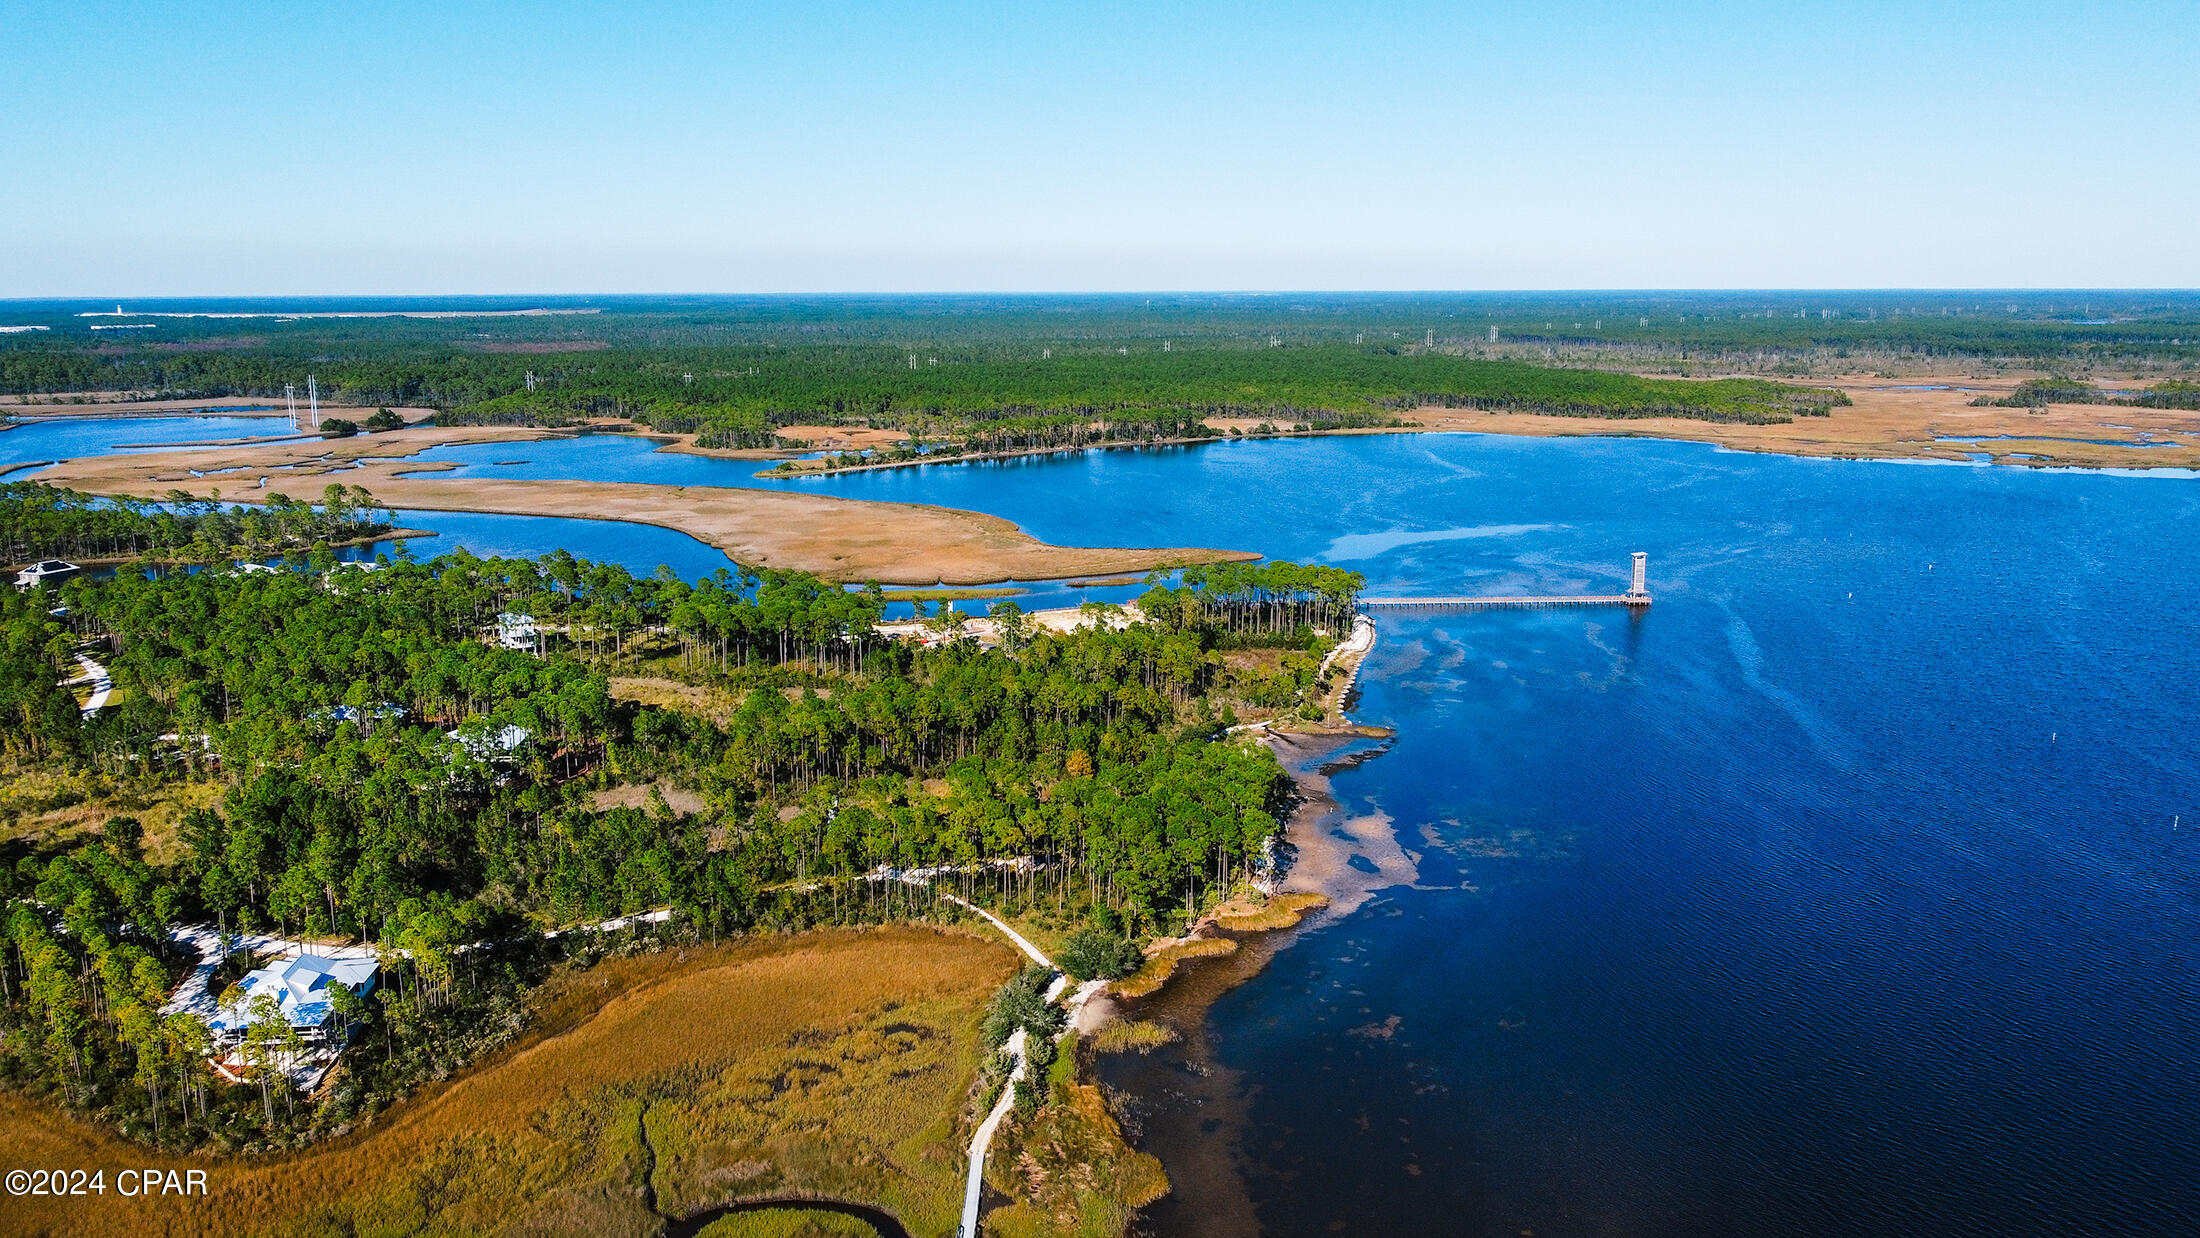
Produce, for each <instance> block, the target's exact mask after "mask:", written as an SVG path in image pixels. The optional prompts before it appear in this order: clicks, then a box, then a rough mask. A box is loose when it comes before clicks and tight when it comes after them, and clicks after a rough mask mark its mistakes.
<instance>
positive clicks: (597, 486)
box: [33, 426, 1260, 586]
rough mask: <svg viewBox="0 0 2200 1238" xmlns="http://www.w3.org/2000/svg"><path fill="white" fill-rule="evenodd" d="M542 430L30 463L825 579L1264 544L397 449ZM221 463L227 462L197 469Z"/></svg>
mask: <svg viewBox="0 0 2200 1238" xmlns="http://www.w3.org/2000/svg"><path fill="white" fill-rule="evenodd" d="M543 437H545V434H544V433H543V432H542V431H539V430H524V429H513V428H506V427H495V426H486V427H463V428H454V429H434V428H419V429H406V430H395V431H391V432H389V433H387V434H376V435H362V436H360V437H359V438H352V439H339V440H335V441H333V442H321V441H311V442H288V443H271V444H261V445H251V446H233V447H218V448H200V449H194V450H187V451H171V452H159V453H154V454H148V455H134V456H133V455H120V456H88V457H85V458H82V459H78V460H70V461H65V462H63V463H61V464H58V465H56V466H54V467H52V468H49V469H45V470H42V471H40V472H38V473H36V474H34V475H33V476H34V478H35V480H38V481H43V482H47V483H50V484H52V485H56V486H67V487H69V488H71V489H75V490H82V491H86V492H88V493H92V494H104V495H136V496H139V497H158V496H159V495H162V494H165V493H167V492H168V491H169V490H171V489H179V488H180V489H187V490H191V491H194V492H197V493H204V492H205V490H206V489H207V488H208V487H209V485H213V486H218V487H219V488H220V490H221V493H222V496H223V497H224V498H225V499H228V500H231V501H235V502H254V501H257V500H259V499H261V498H264V497H265V496H267V495H269V494H284V495H288V496H289V497H291V498H293V499H299V500H307V501H310V500H314V499H318V498H319V497H320V494H321V491H322V490H323V489H324V488H325V487H327V486H328V484H329V483H331V482H339V481H340V482H343V483H344V484H346V485H351V486H365V487H366V488H367V489H368V490H370V491H372V492H373V494H374V497H375V498H376V499H377V500H379V501H381V502H382V503H385V504H388V505H390V506H392V507H406V508H427V509H431V510H441V511H468V512H501V513H507V514H512V515H521V516H571V515H575V514H585V515H587V516H589V517H592V518H595V519H602V520H627V521H633V522H635V523H637V524H653V525H658V526H660V527H663V528H667V529H674V530H678V531H679V532H682V533H686V534H688V535H690V536H692V537H695V538H699V539H701V540H702V541H705V542H708V543H710V544H711V545H713V546H716V547H717V548H718V549H720V550H723V551H725V552H726V553H727V554H728V555H730V556H732V557H733V558H735V559H737V560H739V561H740V562H743V563H747V564H750V565H753V566H757V567H771V568H780V569H791V570H799V571H806V572H814V573H816V574H817V575H819V576H822V577H824V578H826V579H827V580H833V581H864V580H876V581H879V582H880V583H882V584H899V585H918V586H935V585H943V584H945V585H983V584H991V583H993V582H995V581H1001V580H1055V579H1059V578H1061V577H1065V576H1090V575H1104V574H1108V573H1115V572H1145V571H1148V570H1150V569H1152V568H1156V567H1163V566H1169V565H1175V564H1186V563H1212V562H1219V561H1223V560H1251V559H1257V558H1259V557H1260V556H1259V555H1257V554H1254V553H1252V552H1250V551H1235V550H1215V549H1207V548H1202V547H1188V546H1168V547H1157V548H1140V549H1123V548H1109V547H1082V546H1053V545H1049V544H1048V543H1046V542H1042V541H1039V540H1038V539H1036V538H1034V537H1032V536H1030V535H1029V534H1027V533H1025V532H1024V531H1023V530H1021V529H1019V528H1017V527H1016V526H1015V525H1014V524H1013V523H1011V522H1009V521H1006V520H1003V519H1001V518H999V517H998V516H988V515H984V514H982V513H979V512H968V511H960V510H957V509H954V508H948V507H931V506H926V505H923V504H917V503H874V502H868V501H864V500H859V499H836V498H831V497H828V496H825V495H819V494H795V493H790V492H785V491H775V490H743V489H735V488H732V487H721V486H661V485H653V484H645V483H639V482H603V481H527V480H517V479H508V478H477V477H462V478H437V477H435V476H433V474H434V473H436V472H440V471H445V470H446V469H447V468H448V467H449V466H448V465H437V464H434V463H425V464H423V463H418V462H411V461H406V460H403V459H394V458H393V457H403V456H408V455H411V454H413V453H415V452H418V451H420V450H423V449H425V448H427V447H431V446H435V445H437V444H440V443H461V442H466V443H476V442H499V441H512V442H522V441H527V440H531V439H540V438H543ZM229 470H236V471H234V472H229ZM215 473H223V474H224V475H222V476H219V477H211V478H206V477H201V476H198V475H197V474H215ZM405 474H420V475H418V476H406V475H405Z"/></svg>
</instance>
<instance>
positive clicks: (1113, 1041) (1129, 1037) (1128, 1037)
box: [1092, 1019, 1178, 1053]
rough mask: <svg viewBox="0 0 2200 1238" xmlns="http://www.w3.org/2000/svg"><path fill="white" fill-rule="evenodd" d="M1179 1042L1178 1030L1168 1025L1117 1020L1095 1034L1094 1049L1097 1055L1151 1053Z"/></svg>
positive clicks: (1147, 1021)
mask: <svg viewBox="0 0 2200 1238" xmlns="http://www.w3.org/2000/svg"><path fill="white" fill-rule="evenodd" d="M1177 1040H1178V1036H1177V1031H1176V1029H1175V1028H1173V1027H1170V1026H1169V1025H1168V1024H1166V1023H1154V1022H1151V1021H1149V1020H1145V1019H1115V1020H1113V1021H1111V1022H1109V1023H1107V1024H1106V1025H1105V1026H1103V1027H1101V1029H1100V1030H1099V1031H1097V1032H1095V1033H1093V1037H1092V1049H1093V1052H1095V1053H1151V1052H1153V1051H1154V1050H1156V1049H1159V1048H1161V1047H1162V1046H1163V1045H1173V1044H1175V1043H1176V1042H1177Z"/></svg>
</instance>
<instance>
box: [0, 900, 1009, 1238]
mask: <svg viewBox="0 0 2200 1238" xmlns="http://www.w3.org/2000/svg"><path fill="white" fill-rule="evenodd" d="M1016 964H1017V957H1016V955H1015V953H1014V952H1013V951H1012V950H1010V949H1009V948H1008V947H1006V946H1005V945H1001V944H999V943H996V942H992V941H986V940H982V939H978V938H974V937H968V936H961V935H956V934H949V933H941V932H935V931H932V930H928V929H922V928H915V927H899V928H889V929H878V930H869V931H834V932H821V933H810V934H804V935H800V936H795V937H784V938H773V939H759V940H751V941H747V942H744V943H741V944H737V945H732V946H724V947H717V948H712V949H695V950H689V951H685V952H683V953H682V954H681V955H679V956H674V955H667V954H659V955H649V956H639V957H633V958H623V959H614V960H609V961H606V962H604V963H602V964H599V965H598V966H596V967H594V968H592V969H589V970H587V971H582V972H576V973H572V974H569V975H566V976H563V977H561V978H560V979H558V980H557V981H554V982H553V983H552V984H550V985H548V986H546V987H545V989H544V990H543V993H542V995H541V1009H540V1013H539V1017H538V1020H537V1027H536V1029H535V1030H534V1031H533V1032H532V1033H531V1035H530V1037H529V1038H528V1039H527V1040H526V1041H524V1042H522V1043H521V1044H520V1045H519V1046H518V1047H516V1048H514V1049H512V1050H510V1051H507V1052H506V1053H504V1054H502V1055H499V1056H498V1057H496V1058H494V1059H492V1060H491V1061H490V1062H488V1063H486V1064H485V1065H483V1066H482V1067H480V1068H479V1069H477V1070H475V1071H473V1072H471V1073H469V1074H467V1075H465V1076H463V1077H461V1078H459V1079H457V1080H456V1081H454V1082H452V1083H450V1084H447V1085H443V1086H441V1087H439V1088H437V1089H434V1090H432V1091H430V1092H427V1093H424V1094H423V1095H421V1096H419V1097H416V1098H414V1099H413V1100H410V1101H408V1102H406V1103H405V1104H403V1105H401V1106H399V1107H398V1108H397V1109H395V1110H393V1111H392V1112H390V1113H389V1114H387V1115H385V1116H384V1117H383V1118H381V1119H380V1120H379V1121H377V1122H376V1123H375V1124H374V1125H373V1126H372V1127H370V1128H369V1129H367V1130H365V1131H362V1132H358V1133H355V1134H352V1135H349V1136H346V1137H344V1138H342V1139H339V1140H337V1141H336V1142H334V1143H331V1144H328V1145H325V1146H322V1147H318V1148H315V1149H312V1150H310V1151H307V1152H303V1153H298V1154H293V1155H286V1156H281V1157H273V1158H266V1159H260V1160H252V1161H242V1160H186V1159H181V1158H174V1157H162V1156H157V1155H153V1154H149V1153H147V1152H145V1151H143V1150H141V1149H139V1148H137V1147H135V1146H134V1145H128V1144H124V1143H121V1142H119V1141H118V1140H116V1139H114V1138H112V1137H110V1136H108V1135H106V1134H105V1133H103V1132H101V1131H98V1130H96V1129H94V1128H91V1127H88V1126H85V1125H83V1124H81V1123H78V1122H75V1121H72V1120H70V1119H67V1118H65V1117H62V1116H60V1115H58V1114H56V1113H55V1112H54V1111H52V1110H51V1109H49V1108H47V1107H45V1106H42V1105H38V1104H34V1103H32V1102H29V1101H27V1100H24V1099H22V1098H18V1097H14V1096H0V1169H16V1168H36V1167H47V1168H69V1169H79V1168H80V1169H85V1170H94V1169H105V1170H106V1171H107V1175H108V1181H109V1182H110V1183H113V1182H115V1181H116V1180H117V1179H116V1173H117V1171H119V1170H122V1169H124V1168H149V1167H162V1168H177V1169H203V1170H205V1171H207V1174H208V1181H209V1184H210V1187H211V1194H210V1195H209V1196H206V1197H203V1198H187V1199H177V1198H170V1199H168V1200H165V1201H163V1200H157V1199H156V1200H146V1199H122V1198H119V1197H117V1196H116V1195H115V1194H114V1193H113V1192H112V1191H110V1193H109V1194H107V1195H105V1196H97V1195H93V1196H84V1197H73V1198H67V1199H54V1198H44V1199H41V1198H35V1197H15V1198H8V1199H6V1200H5V1201H4V1202H0V1234H50V1235H68V1236H69V1238H76V1236H79V1235H82V1236H86V1238H96V1236H98V1235H125V1236H128V1238H155V1236H157V1235H200V1234H204V1235H232V1234H234V1235H252V1234H270V1235H300V1236H307V1235H312V1236H318V1235H346V1236H354V1238H366V1236H370V1235H384V1234H391V1235H394V1234H429V1235H435V1234H454V1235H455V1234H489V1233H498V1234H514V1235H519V1234H526V1235H564V1234H585V1235H637V1236H639V1235H646V1234H649V1233H652V1232H654V1231H655V1230H656V1229H657V1228H658V1226H659V1224H660V1218H659V1217H658V1216H656V1215H653V1214H652V1213H650V1212H649V1211H648V1210H647V1208H646V1207H645V1206H644V1203H643V1195H642V1190H643V1185H644V1176H645V1174H646V1175H647V1176H648V1178H649V1181H650V1182H651V1183H652V1184H653V1185H654V1187H655V1190H656V1194H657V1200H658V1208H659V1210H660V1211H661V1212H663V1213H665V1214H667V1215H671V1216H686V1215H691V1214H693V1213H694V1212H696V1211H699V1210H701V1209H702V1208H705V1207H708V1206H712V1205H715V1204H719V1203H724V1202H730V1201H732V1200H736V1199H741V1198H754V1197H763V1196H770V1195H777V1194H782V1193H803V1194H810V1195H825V1196H832V1197H838V1198H845V1199H851V1200H857V1201H861V1202H865V1203H870V1204H874V1205H877V1206H880V1207H883V1208H885V1209H887V1210H888V1211H890V1212H893V1213H894V1214H895V1215H897V1216H899V1217H900V1218H901V1219H902V1220H903V1222H904V1223H905V1224H906V1225H907V1226H908V1227H909V1229H910V1231H911V1232H912V1233H916V1234H923V1235H945V1234H950V1233H952V1232H953V1231H954V1228H955V1221H956V1217H957V1214H958V1212H959V1210H960V1205H961V1197H962V1191H961V1186H962V1174H963V1170H964V1146H963V1145H964V1141H965V1139H966V1138H967V1131H965V1130H963V1129H961V1128H960V1127H959V1122H960V1121H961V1113H962V1110H963V1108H964V1105H965V1102H966V1099H967V1092H968V1089H969V1087H970V1082H971V1079H972V1077H973V1076H974V1074H975V1073H976V1069H977V1065H978V1057H979V1044H978V1036H977V1025H978V1017H979V1012H980V1010H981V1008H982V1007H983V1006H984V1004H985V1001H986V1000H987V998H988V997H989V996H990V995H991V994H992V992H993V990H994V989H995V988H996V987H997V986H998V985H999V984H1000V983H1001V982H1002V981H1003V980H1005V979H1006V978H1007V977H1008V976H1009V975H1010V974H1011V973H1013V972H1014V971H1015V969H1016ZM359 1051H362V1050H360V1049H355V1050H354V1052H359ZM652 1165H653V1166H654V1169H653V1171H652V1170H651V1168H650V1167H651V1166H652ZM775 1218H776V1219H775ZM797 1220H799V1218H797ZM808 1224H809V1229H807V1230H805V1229H803V1228H801V1227H800V1226H799V1225H797V1224H796V1222H795V1221H789V1220H787V1218H786V1215H785V1214H781V1213H771V1214H750V1215H745V1216H739V1217H728V1218H725V1219H724V1220H723V1221H721V1222H719V1223H718V1224H717V1225H714V1226H713V1227H712V1228H711V1230H710V1231H709V1232H710V1233H711V1234H713V1235H730V1234H760V1235H761V1234H780V1233H787V1234H790V1235H791V1234H799V1233H805V1232H810V1233H824V1234H828V1235H830V1234H838V1233H842V1232H845V1226H843V1225H841V1222H840V1221H839V1219H837V1218H833V1219H827V1220H818V1219H816V1218H812V1219H811V1221H810V1222H809V1223H808ZM788 1226H794V1228H788ZM774 1227H777V1228H774Z"/></svg>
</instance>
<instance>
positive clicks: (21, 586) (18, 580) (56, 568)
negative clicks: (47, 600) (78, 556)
mask: <svg viewBox="0 0 2200 1238" xmlns="http://www.w3.org/2000/svg"><path fill="white" fill-rule="evenodd" d="M83 570H84V569H83V568H80V567H78V566H77V565H76V564H74V563H70V562H68V561H67V560H65V559H40V560H39V561H38V562H36V563H33V564H31V565H30V566H29V567H26V568H24V569H23V570H22V571H20V572H17V573H16V574H15V587H16V589H17V590H18V591H27V590H31V589H38V588H42V587H44V586H46V585H58V584H60V583H61V582H62V581H64V580H67V579H68V578H69V577H71V576H74V575H76V574H77V573H78V572H81V571H83Z"/></svg>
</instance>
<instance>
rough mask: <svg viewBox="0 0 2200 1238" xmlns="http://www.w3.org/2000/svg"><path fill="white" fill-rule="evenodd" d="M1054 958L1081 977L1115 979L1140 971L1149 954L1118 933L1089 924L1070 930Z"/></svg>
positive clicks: (1067, 969) (1070, 971)
mask: <svg viewBox="0 0 2200 1238" xmlns="http://www.w3.org/2000/svg"><path fill="white" fill-rule="evenodd" d="M1054 961H1055V962H1057V963H1060V964H1061V965H1062V970H1063V971H1066V972H1068V973H1069V974H1070V975H1072V976H1074V977H1076V978H1077V979H1079V980H1116V979H1120V978H1122V977H1124V976H1128V975H1130V974H1131V973H1132V972H1134V971H1137V970H1138V969H1139V967H1141V966H1142V965H1144V963H1145V961H1146V956H1145V954H1144V953H1142V952H1141V951H1140V950H1139V948H1138V947H1137V946H1136V945H1133V944H1132V943H1131V942H1128V941H1125V940H1124V939H1123V938H1121V937H1119V936H1116V935H1115V934H1112V933H1106V932H1102V931H1100V930H1098V929H1089V928H1086V929H1079V930H1077V931H1076V932H1074V933H1072V934H1070V936H1069V940H1068V941H1065V942H1063V943H1062V948H1061V949H1060V950H1057V951H1055V954H1054Z"/></svg>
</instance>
